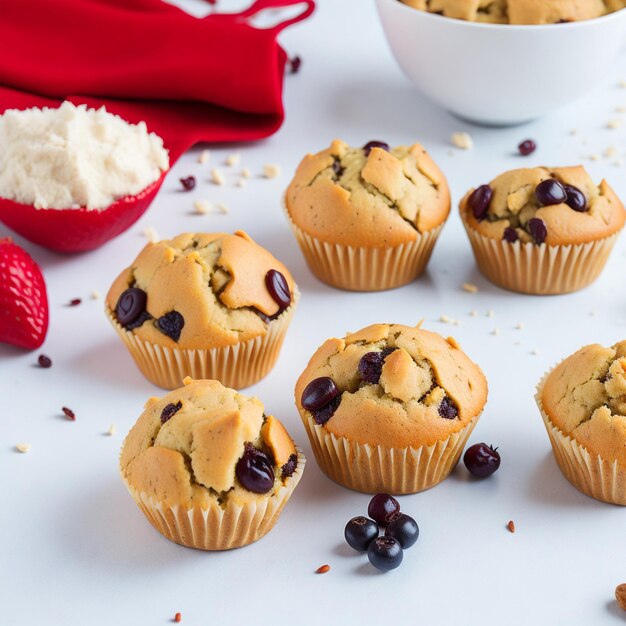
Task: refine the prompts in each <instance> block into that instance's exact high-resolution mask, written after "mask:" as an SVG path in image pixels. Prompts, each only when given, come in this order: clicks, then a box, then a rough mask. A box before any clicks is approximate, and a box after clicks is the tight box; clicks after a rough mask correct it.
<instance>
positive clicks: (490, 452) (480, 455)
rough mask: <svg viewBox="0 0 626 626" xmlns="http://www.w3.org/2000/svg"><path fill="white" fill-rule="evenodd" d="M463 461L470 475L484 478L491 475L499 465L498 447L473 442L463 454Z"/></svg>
mask: <svg viewBox="0 0 626 626" xmlns="http://www.w3.org/2000/svg"><path fill="white" fill-rule="evenodd" d="M463 463H465V467H467V469H468V471H469V473H470V474H472V476H476V477H477V478H486V477H487V476H491V474H493V473H494V472H495V471H496V470H497V469H498V468H499V467H500V455H499V454H498V448H494V447H493V446H488V445H487V444H486V443H475V444H474V445H473V446H470V447H469V448H468V449H467V450H466V451H465V454H464V455H463Z"/></svg>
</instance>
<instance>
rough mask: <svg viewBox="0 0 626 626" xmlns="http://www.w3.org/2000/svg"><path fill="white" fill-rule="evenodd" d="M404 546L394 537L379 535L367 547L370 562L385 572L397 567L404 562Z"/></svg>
mask: <svg viewBox="0 0 626 626" xmlns="http://www.w3.org/2000/svg"><path fill="white" fill-rule="evenodd" d="M402 556H403V554H402V546H401V545H400V542H399V541H397V540H396V539H393V538H392V537H377V538H376V539H374V541H372V542H371V543H370V545H369V547H368V548H367V558H368V559H369V560H370V563H371V564H372V565H373V566H374V567H375V568H376V569H379V570H381V571H383V572H388V571H389V570H392V569H396V567H399V566H400V563H402Z"/></svg>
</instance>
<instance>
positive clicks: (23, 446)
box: [15, 443, 31, 454]
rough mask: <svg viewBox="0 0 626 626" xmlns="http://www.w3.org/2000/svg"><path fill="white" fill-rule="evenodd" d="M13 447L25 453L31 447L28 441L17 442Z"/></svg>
mask: <svg viewBox="0 0 626 626" xmlns="http://www.w3.org/2000/svg"><path fill="white" fill-rule="evenodd" d="M15 449H16V450H17V452H21V453H22V454H26V453H27V452H28V451H29V450H30V449H31V445H30V444H29V443H18V444H16V446H15Z"/></svg>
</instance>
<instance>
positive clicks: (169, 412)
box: [161, 400, 183, 424]
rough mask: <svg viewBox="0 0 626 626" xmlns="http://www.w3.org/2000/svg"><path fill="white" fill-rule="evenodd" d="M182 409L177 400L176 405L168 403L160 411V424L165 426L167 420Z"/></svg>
mask: <svg viewBox="0 0 626 626" xmlns="http://www.w3.org/2000/svg"><path fill="white" fill-rule="evenodd" d="M182 408H183V403H182V402H181V401H180V400H179V401H178V402H177V403H176V404H174V403H173V402H170V403H169V404H168V405H167V406H165V408H164V409H163V410H162V411H161V424H165V422H167V421H168V420H170V419H172V417H174V415H176V413H178V411H180V410H181V409H182Z"/></svg>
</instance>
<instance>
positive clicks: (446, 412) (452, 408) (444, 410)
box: [439, 396, 459, 420]
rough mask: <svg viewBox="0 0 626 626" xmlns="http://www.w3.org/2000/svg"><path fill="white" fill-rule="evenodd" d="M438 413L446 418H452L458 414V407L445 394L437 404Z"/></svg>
mask: <svg viewBox="0 0 626 626" xmlns="http://www.w3.org/2000/svg"><path fill="white" fill-rule="evenodd" d="M439 415H441V417H444V418H445V419H447V420H453V419H454V418H455V417H457V416H458V415H459V409H458V408H457V406H456V404H454V402H452V400H451V399H450V398H449V397H448V396H445V397H444V399H443V400H442V401H441V404H440V405H439Z"/></svg>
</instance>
